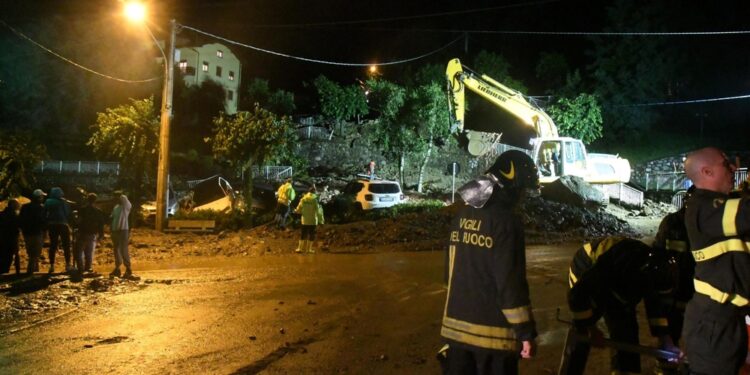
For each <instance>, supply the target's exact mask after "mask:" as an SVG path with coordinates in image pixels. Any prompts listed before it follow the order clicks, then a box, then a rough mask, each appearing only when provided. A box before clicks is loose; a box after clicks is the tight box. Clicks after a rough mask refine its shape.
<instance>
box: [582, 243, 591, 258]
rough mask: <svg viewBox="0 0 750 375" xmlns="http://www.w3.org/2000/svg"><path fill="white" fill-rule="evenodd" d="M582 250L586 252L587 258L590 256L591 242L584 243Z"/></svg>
mask: <svg viewBox="0 0 750 375" xmlns="http://www.w3.org/2000/svg"><path fill="white" fill-rule="evenodd" d="M583 250H584V251H585V252H586V255H588V256H589V258H591V244H590V243H586V244H584V245H583Z"/></svg>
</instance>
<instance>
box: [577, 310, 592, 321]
mask: <svg viewBox="0 0 750 375" xmlns="http://www.w3.org/2000/svg"><path fill="white" fill-rule="evenodd" d="M592 316H594V311H592V310H585V311H573V319H575V320H584V319H588V318H590V317H592Z"/></svg>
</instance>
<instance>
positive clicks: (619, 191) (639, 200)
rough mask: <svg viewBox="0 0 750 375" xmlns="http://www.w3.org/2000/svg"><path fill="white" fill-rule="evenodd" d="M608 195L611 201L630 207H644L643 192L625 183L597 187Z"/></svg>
mask: <svg viewBox="0 0 750 375" xmlns="http://www.w3.org/2000/svg"><path fill="white" fill-rule="evenodd" d="M596 186H597V187H598V188H599V189H600V190H602V191H604V192H605V193H607V195H608V196H609V199H615V200H618V201H620V203H624V204H627V205H630V206H635V207H643V192H642V191H640V190H638V189H636V188H634V187H632V186H628V185H626V184H623V183H618V184H606V185H596Z"/></svg>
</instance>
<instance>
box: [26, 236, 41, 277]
mask: <svg viewBox="0 0 750 375" xmlns="http://www.w3.org/2000/svg"><path fill="white" fill-rule="evenodd" d="M23 242H24V244H25V245H26V254H27V255H28V256H29V265H28V267H27V268H26V273H28V274H32V273H34V272H36V271H39V256H40V255H41V254H42V248H43V247H44V233H43V232H42V233H35V234H24V235H23Z"/></svg>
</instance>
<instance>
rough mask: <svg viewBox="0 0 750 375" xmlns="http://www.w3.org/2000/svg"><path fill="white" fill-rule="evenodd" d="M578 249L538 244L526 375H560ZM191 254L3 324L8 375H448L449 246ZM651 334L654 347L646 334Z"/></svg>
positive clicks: (600, 357)
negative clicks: (439, 355) (444, 358)
mask: <svg viewBox="0 0 750 375" xmlns="http://www.w3.org/2000/svg"><path fill="white" fill-rule="evenodd" d="M577 246H578V244H573V243H571V244H563V245H553V246H549V245H545V246H530V247H529V249H528V254H527V256H528V276H529V281H530V284H531V293H532V303H533V305H534V315H535V317H536V320H537V322H538V330H539V333H540V336H539V338H538V343H539V351H538V354H537V357H536V358H535V359H533V360H531V361H522V367H521V368H522V373H523V374H553V373H555V372H556V369H557V364H558V362H559V358H560V353H561V351H562V346H563V339H564V335H565V330H566V327H565V325H564V324H562V323H559V322H557V321H556V310H557V308H558V307H563V312H565V311H566V310H565V308H564V306H565V292H566V288H567V286H566V283H567V267H568V263H569V261H570V257H571V255H572V253H573V252H574V251H575V249H576V248H577ZM184 259H185V260H184V261H183V262H182V263H175V262H162V263H136V264H137V268H138V271H139V274H140V276H141V277H142V280H141V281H139V282H132V281H127V282H124V283H123V284H121V285H120V288H121V290H120V292H118V293H113V292H111V291H108V292H103V293H100V294H99V295H98V296H97V298H91V299H84V300H81V301H79V302H77V303H74V304H71V305H66V306H64V307H61V308H59V309H56V310H52V311H49V312H46V313H42V314H33V315H29V316H26V317H20V318H19V319H17V320H13V321H8V320H5V321H4V323H3V324H2V325H0V348H1V349H0V369H2V370H0V372H2V373H8V374H31V373H47V374H64V373H81V374H100V373H112V374H136V373H138V374H170V373H175V374H176V373H211V374H258V373H267V374H436V373H439V368H438V365H437V362H436V361H435V359H434V354H435V352H436V351H437V349H438V348H439V347H440V344H441V340H440V336H439V331H440V319H441V316H442V310H443V303H444V298H445V289H444V286H443V282H442V278H443V253H442V252H440V251H433V252H419V253H408V252H401V253H377V254H325V253H324V254H314V255H297V254H282V255H273V256H264V257H242V258H226V257H194V258H184ZM65 282H68V281H65ZM122 288H124V290H125V291H124V292H123V291H122ZM111 290H114V289H111ZM6 298H7V297H6ZM13 298H15V297H13ZM641 337H642V340H641V341H642V342H644V343H651V341H650V340H651V339H650V338H648V336H647V333H646V329H645V327H644V329H643V330H642V334H641ZM608 362H609V360H608V353H607V352H606V351H601V350H595V351H594V352H592V359H591V361H590V364H589V373H591V374H599V373H608V371H607V368H608ZM643 363H644V370H645V369H646V368H649V367H650V361H649V360H648V359H643Z"/></svg>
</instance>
